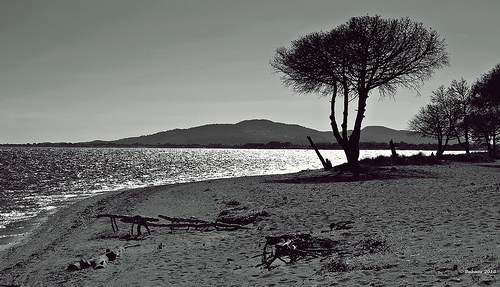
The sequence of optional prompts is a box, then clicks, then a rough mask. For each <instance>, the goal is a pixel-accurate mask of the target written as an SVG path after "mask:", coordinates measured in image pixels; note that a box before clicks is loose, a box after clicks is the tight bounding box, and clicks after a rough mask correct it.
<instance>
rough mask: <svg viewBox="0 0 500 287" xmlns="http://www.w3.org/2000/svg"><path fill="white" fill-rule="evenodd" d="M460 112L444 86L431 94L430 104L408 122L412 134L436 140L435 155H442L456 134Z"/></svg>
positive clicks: (455, 101)
mask: <svg viewBox="0 0 500 287" xmlns="http://www.w3.org/2000/svg"><path fill="white" fill-rule="evenodd" d="M460 118H461V111H460V109H459V107H458V105H457V100H456V99H455V98H454V96H453V95H452V94H451V93H450V92H449V90H446V89H445V87H444V86H440V87H439V88H438V89H436V90H435V91H433V92H432V95H431V104H429V105H427V106H425V107H423V108H421V109H420V110H419V112H418V113H417V114H416V115H415V116H413V118H411V119H410V121H409V122H408V128H409V130H410V131H411V133H412V134H415V135H419V136H424V137H429V138H434V139H436V140H437V143H438V147H437V155H438V156H441V155H443V153H444V151H445V150H446V147H447V146H448V142H449V140H450V139H451V138H452V137H453V136H454V135H455V134H456V130H457V123H458V122H459V119H460Z"/></svg>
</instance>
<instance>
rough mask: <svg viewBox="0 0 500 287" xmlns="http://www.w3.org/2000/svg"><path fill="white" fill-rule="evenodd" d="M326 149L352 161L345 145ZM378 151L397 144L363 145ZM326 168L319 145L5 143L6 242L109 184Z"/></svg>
mask: <svg viewBox="0 0 500 287" xmlns="http://www.w3.org/2000/svg"><path fill="white" fill-rule="evenodd" d="M418 152H419V151H398V153H400V154H403V155H411V154H416V153H418ZM424 153H425V152H424ZM427 153H429V154H430V153H431V152H430V151H429V152H427ZM322 155H323V157H325V158H328V159H330V161H331V162H332V164H333V165H337V164H341V163H343V162H345V161H346V160H345V156H344V155H343V152H342V151H336V150H327V151H322ZM378 155H390V151H383V150H382V151H381V150H377V151H374V150H371V151H361V158H365V157H376V156H378ZM319 168H322V166H321V163H320V162H319V160H318V158H317V156H316V154H315V152H314V151H313V150H293V149H286V150H263V149H258V150H251V149H182V148H175V149H148V148H130V149H108V148H0V245H2V244H5V243H6V242H9V238H10V237H14V236H16V235H19V234H21V233H23V232H24V231H25V229H26V224H28V222H30V221H31V222H33V219H34V218H36V217H37V216H39V215H40V214H44V213H47V212H51V211H54V210H56V209H57V208H58V207H61V206H65V205H67V204H69V203H71V202H72V201H74V200H78V199H81V198H85V197H88V196H92V195H95V194H97V193H101V192H106V191H109V190H117V189H127V188H134V187H144V186H152V185H162V184H169V183H182V182H191V181H200V180H207V179H215V178H227V177H239V176H247V175H264V174H280V173H289V172H297V171H301V170H305V169H319ZM35 222H36V221H35Z"/></svg>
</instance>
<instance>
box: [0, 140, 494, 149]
mask: <svg viewBox="0 0 500 287" xmlns="http://www.w3.org/2000/svg"><path fill="white" fill-rule="evenodd" d="M316 146H317V147H318V149H322V150H342V147H341V146H340V144H338V143H317V144H316ZM359 146H360V149H363V150H389V149H390V147H389V143H376V142H361V143H360V144H359ZM395 146H396V149H398V150H436V148H437V144H430V143H429V144H409V143H405V142H399V143H395ZM0 147H96V148H234V149H310V148H311V147H310V146H309V145H297V144H293V143H291V142H278V141H271V142H268V143H247V144H243V145H228V144H208V145H206V144H168V143H167V144H160V143H158V144H143V143H135V144H117V143H113V142H101V141H99V142H85V143H69V142H60V143H51V142H44V143H26V144H0ZM471 149H472V150H482V149H484V147H483V146H482V145H473V146H472V148H471ZM447 150H455V151H456V150H463V148H462V146H460V144H455V145H451V146H448V147H447Z"/></svg>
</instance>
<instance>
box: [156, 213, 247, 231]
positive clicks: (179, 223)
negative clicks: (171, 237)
mask: <svg viewBox="0 0 500 287" xmlns="http://www.w3.org/2000/svg"><path fill="white" fill-rule="evenodd" d="M158 217H160V218H163V219H166V220H169V221H170V222H176V223H172V224H154V223H151V224H150V226H160V227H169V228H171V229H174V228H181V227H187V228H188V229H189V228H190V227H194V228H209V227H213V228H215V229H217V230H218V229H219V228H229V229H233V230H234V229H248V228H247V227H244V226H241V225H238V224H228V223H220V222H208V221H205V220H201V219H195V218H177V217H169V216H165V215H161V214H160V215H158Z"/></svg>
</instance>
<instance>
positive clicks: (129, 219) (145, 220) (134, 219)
mask: <svg viewBox="0 0 500 287" xmlns="http://www.w3.org/2000/svg"><path fill="white" fill-rule="evenodd" d="M101 217H109V218H110V220H111V228H112V229H113V232H117V231H118V225H117V224H116V219H117V218H119V219H120V221H121V222H125V223H132V227H131V228H130V233H131V235H133V234H134V225H135V224H137V235H138V236H139V235H141V234H142V233H141V227H142V226H144V227H145V228H146V230H147V231H148V234H151V230H149V227H148V225H151V223H149V221H160V220H159V219H158V218H151V217H142V216H140V215H136V216H124V215H115V214H99V215H97V218H101Z"/></svg>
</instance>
